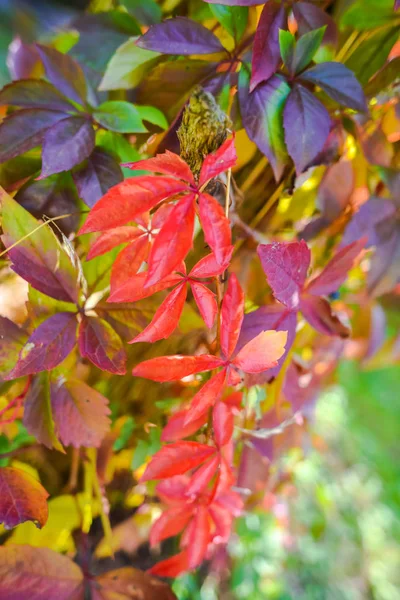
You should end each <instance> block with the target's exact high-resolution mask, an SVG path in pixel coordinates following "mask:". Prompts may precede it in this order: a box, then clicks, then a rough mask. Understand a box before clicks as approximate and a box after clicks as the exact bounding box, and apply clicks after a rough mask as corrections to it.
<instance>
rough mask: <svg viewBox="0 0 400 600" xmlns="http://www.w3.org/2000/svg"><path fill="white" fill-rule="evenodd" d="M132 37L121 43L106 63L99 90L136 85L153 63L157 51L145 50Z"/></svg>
mask: <svg viewBox="0 0 400 600" xmlns="http://www.w3.org/2000/svg"><path fill="white" fill-rule="evenodd" d="M137 39H138V38H137V37H135V38H132V39H130V40H128V41H127V42H125V43H124V44H122V46H120V47H119V48H118V49H117V51H116V52H115V54H114V56H113V57H112V58H111V60H110V62H109V63H108V65H107V68H106V72H105V73H104V77H103V79H102V80H101V82H100V86H99V90H101V91H107V90H129V89H131V88H134V87H136V86H137V85H138V84H139V83H140V82H141V81H142V79H143V77H144V76H145V75H146V73H147V72H148V71H149V70H150V69H151V68H152V67H153V66H154V65H155V63H156V62H157V60H158V57H159V56H161V55H160V53H159V52H153V51H152V50H145V49H143V48H139V46H136V40H137Z"/></svg>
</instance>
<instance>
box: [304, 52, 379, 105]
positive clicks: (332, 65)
mask: <svg viewBox="0 0 400 600" xmlns="http://www.w3.org/2000/svg"><path fill="white" fill-rule="evenodd" d="M300 78H301V79H302V80H303V81H308V82H310V83H315V85H318V86H319V87H320V88H322V89H323V90H324V92H326V93H327V94H328V96H330V97H331V98H332V99H333V100H336V102H338V103H339V104H343V106H348V107H349V108H353V109H354V110H359V111H361V112H365V111H367V110H368V107H367V104H366V101H365V96H364V92H363V90H362V87H361V85H360V83H359V82H358V80H357V78H356V77H355V75H354V73H353V72H352V71H350V69H348V68H347V67H345V66H344V65H342V64H341V63H338V62H324V63H320V64H318V65H315V66H314V67H311V68H310V69H307V71H305V72H304V73H302V74H301V76H300Z"/></svg>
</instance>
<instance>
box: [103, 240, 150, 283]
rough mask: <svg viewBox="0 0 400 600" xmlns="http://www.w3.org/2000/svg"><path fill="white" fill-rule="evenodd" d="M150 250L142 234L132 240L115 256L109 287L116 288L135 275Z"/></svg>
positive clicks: (147, 241)
mask: <svg viewBox="0 0 400 600" xmlns="http://www.w3.org/2000/svg"><path fill="white" fill-rule="evenodd" d="M149 250H150V242H149V240H148V238H147V236H145V235H143V236H141V237H138V238H137V239H136V240H133V242H131V243H130V244H129V246H127V247H126V248H124V249H123V250H122V251H121V252H120V253H119V254H118V256H117V258H116V260H115V262H114V264H113V266H112V271H111V278H110V285H111V289H112V290H114V289H117V288H120V287H122V286H123V285H125V283H128V282H129V281H130V280H131V278H132V276H134V275H136V274H137V272H138V270H139V269H140V267H141V265H142V263H143V262H144V261H145V260H146V259H147V257H148V255H149Z"/></svg>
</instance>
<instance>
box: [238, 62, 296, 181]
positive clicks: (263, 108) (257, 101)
mask: <svg viewBox="0 0 400 600" xmlns="http://www.w3.org/2000/svg"><path fill="white" fill-rule="evenodd" d="M289 93H290V87H289V85H288V83H287V81H286V79H284V78H283V77H282V76H281V75H272V77H270V79H269V80H268V81H266V82H263V83H260V84H259V85H258V86H257V87H256V89H255V90H254V91H253V92H252V93H251V94H250V93H249V75H248V73H247V71H246V69H245V68H244V67H242V69H241V71H240V74H239V102H240V112H241V115H242V122H243V126H244V128H245V129H246V132H247V135H248V136H249V138H250V139H251V140H252V141H253V142H254V143H255V144H256V145H257V146H258V148H259V149H260V150H261V152H262V153H263V154H265V155H266V157H267V158H268V160H269V161H270V163H271V167H272V169H273V171H274V175H275V179H276V180H279V179H280V178H281V177H282V174H283V170H284V168H285V165H286V163H287V151H286V146H285V141H284V133H283V108H284V105H285V102H286V99H287V97H288V95H289Z"/></svg>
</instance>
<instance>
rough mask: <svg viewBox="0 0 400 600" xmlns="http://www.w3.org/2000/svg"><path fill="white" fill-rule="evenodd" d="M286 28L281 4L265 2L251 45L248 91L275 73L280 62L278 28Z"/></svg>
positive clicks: (283, 9)
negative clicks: (252, 45)
mask: <svg viewBox="0 0 400 600" xmlns="http://www.w3.org/2000/svg"><path fill="white" fill-rule="evenodd" d="M280 29H287V23H286V13H285V8H284V6H283V4H280V5H278V4H276V3H275V2H267V3H266V4H265V6H264V8H263V11H262V13H261V16H260V20H259V22H258V26H257V31H256V36H255V39H254V47H253V60H252V65H251V82H250V91H251V92H252V91H253V90H254V88H255V87H256V86H257V85H258V84H259V83H261V82H262V81H267V79H269V78H270V77H271V75H273V74H274V73H275V71H276V70H277V68H278V65H279V63H280V62H281V60H282V59H281V54H280V50H279V30H280Z"/></svg>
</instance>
